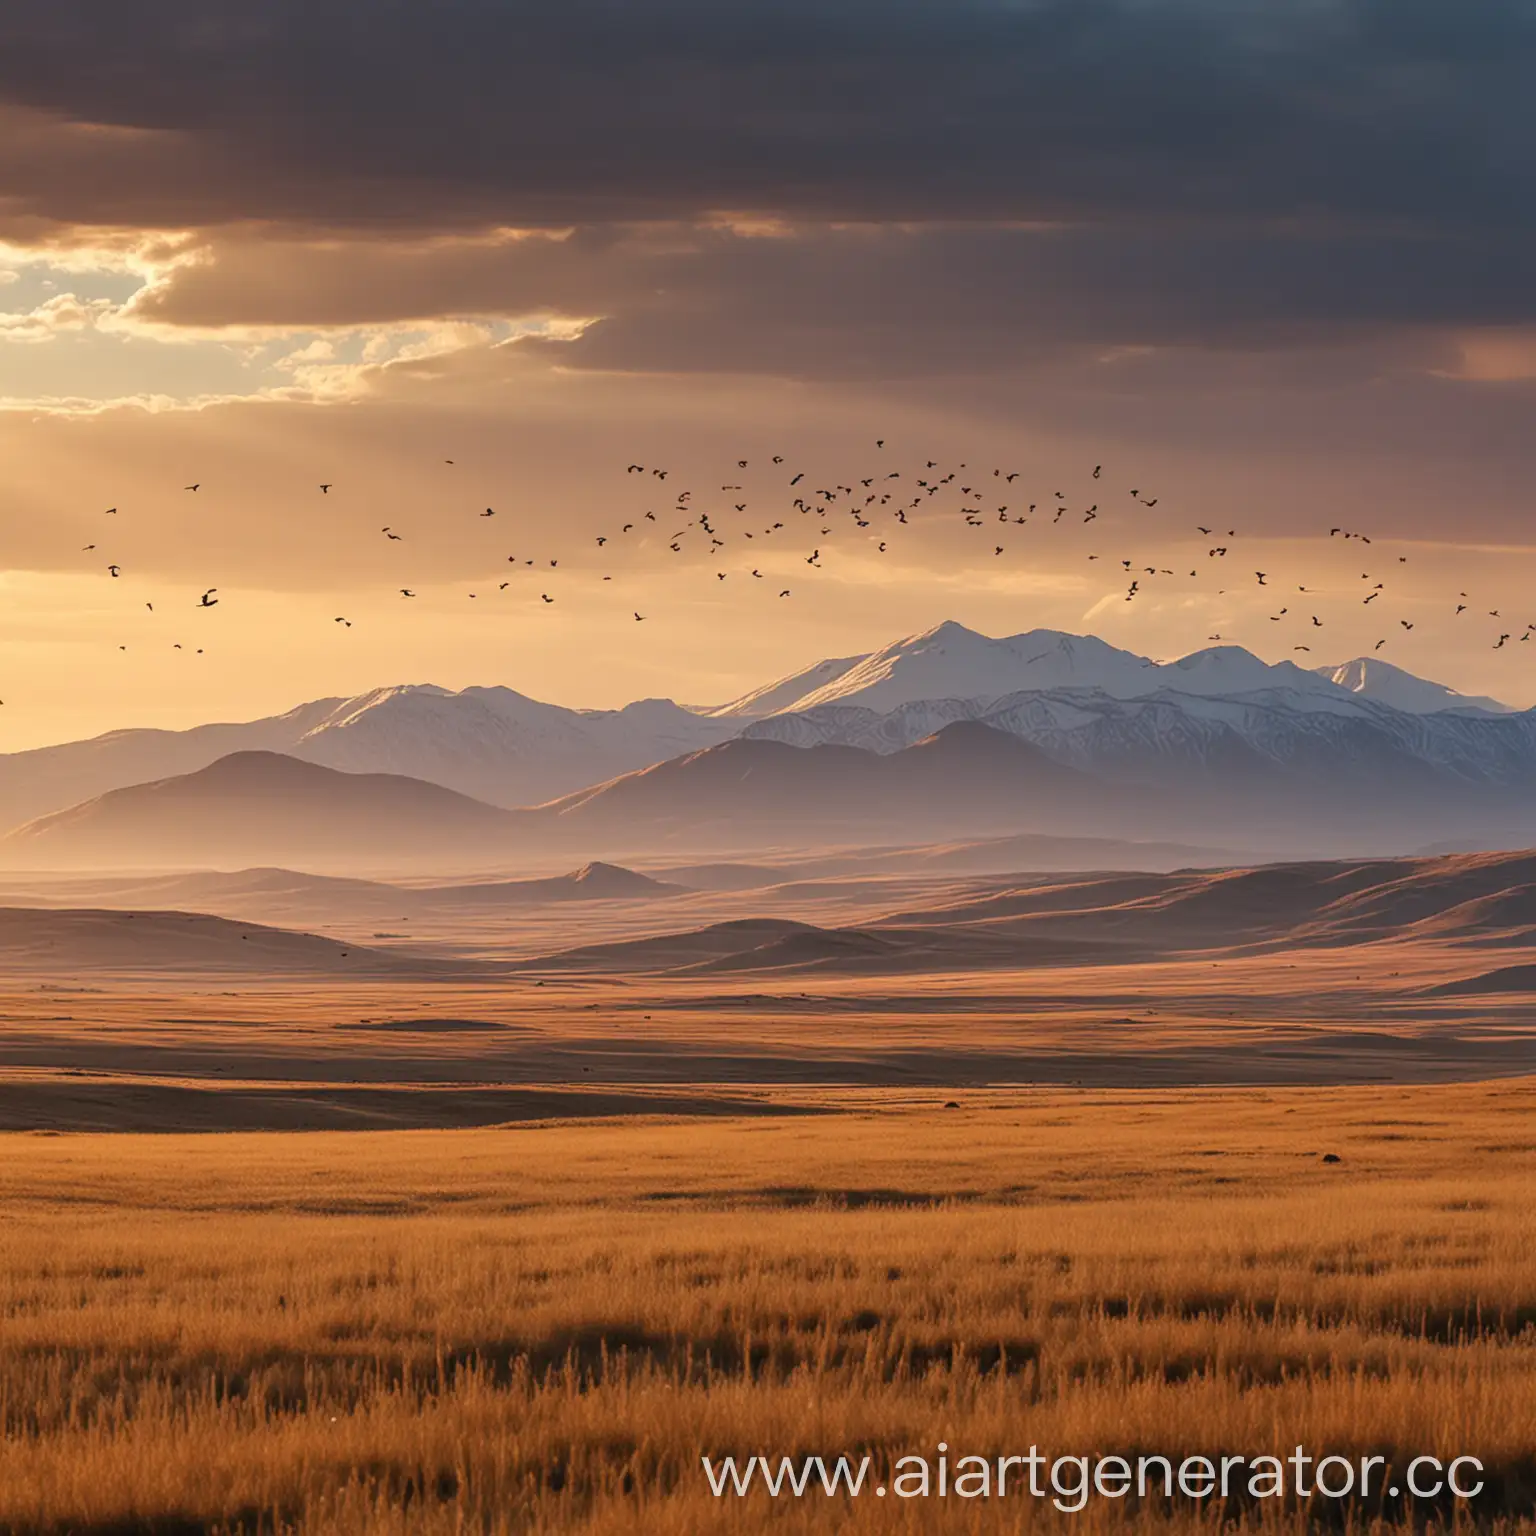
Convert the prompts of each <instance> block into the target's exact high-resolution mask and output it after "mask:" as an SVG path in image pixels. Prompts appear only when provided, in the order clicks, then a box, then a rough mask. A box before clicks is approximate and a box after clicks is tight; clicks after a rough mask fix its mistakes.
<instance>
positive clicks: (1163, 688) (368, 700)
mask: <svg viewBox="0 0 1536 1536" xmlns="http://www.w3.org/2000/svg"><path fill="white" fill-rule="evenodd" d="M1202 699H1204V700H1209V701H1212V703H1211V707H1210V708H1205V707H1204V706H1202V705H1200V704H1199V703H1198V701H1199V700H1202ZM1137 701H1148V704H1147V708H1142V707H1139V706H1138V707H1135V708H1132V707H1130V706H1132V705H1136V704H1137ZM1122 706H1125V707H1122ZM1383 709H1385V710H1387V711H1388V713H1387V714H1386V715H1382V714H1380V713H1379V711H1381V710H1383ZM1373 710H1374V711H1378V713H1372V711H1373ZM850 711H851V713H850ZM1499 712H1503V713H1504V715H1505V717H1506V718H1508V719H1510V720H1524V719H1525V718H1526V717H1525V716H1524V715H1519V714H1515V713H1514V712H1510V711H1506V710H1504V706H1502V705H1499V704H1498V703H1497V702H1496V701H1495V700H1492V699H1482V698H1466V697H1464V696H1463V695H1460V694H1457V693H1455V692H1454V691H1453V690H1451V689H1448V688H1445V687H1443V686H1442V685H1440V684H1437V683H1430V682H1426V681H1424V680H1423V679H1421V678H1416V677H1414V676H1413V675H1412V674H1411V673H1407V672H1404V671H1402V670H1401V669H1400V668H1396V667H1391V666H1388V665H1386V664H1384V663H1381V662H1376V661H1366V660H1358V661H1355V662H1350V663H1347V664H1346V665H1345V666H1343V667H1339V668H1327V667H1325V668H1320V669H1318V670H1317V671H1309V670H1305V669H1303V668H1300V667H1297V666H1295V665H1293V664H1292V663H1291V662H1289V661H1282V662H1279V663H1278V664H1275V665H1269V664H1266V663H1265V662H1264V661H1262V660H1260V658H1258V657H1257V656H1254V655H1252V654H1251V653H1250V652H1248V651H1245V650H1243V649H1241V648H1240V647H1238V646H1216V647H1212V648H1209V649H1206V650H1201V651H1196V652H1194V653H1193V654H1191V655H1189V656H1185V657H1182V658H1180V659H1179V660H1177V661H1170V662H1165V663H1158V662H1154V661H1152V660H1150V659H1148V658H1147V657H1145V656H1139V655H1136V654H1134V653H1133V652H1130V651H1125V650H1121V649H1119V648H1117V647H1115V646H1112V645H1109V644H1107V643H1106V642H1104V641H1102V640H1099V639H1096V638H1094V637H1093V636H1091V635H1069V634H1064V633H1062V632H1060V631H1056V630H1030V631H1027V632H1026V633H1024V634H1019V635H1013V636H1009V637H1006V638H1003V639H991V638H989V637H988V636H985V635H980V634H977V633H976V632H974V631H973V630H969V629H966V628H965V627H964V626H963V625H960V624H954V623H946V624H940V625H938V626H937V627H936V628H934V629H931V630H928V631H925V632H924V633H923V634H920V635H912V636H909V637H907V638H906V639H903V640H898V641H896V642H894V643H893V644H891V645H888V646H885V647H883V648H882V649H881V650H878V651H875V652H872V653H870V654H868V655H864V656H852V657H840V658H836V659H829V660H826V661H822V662H818V663H816V664H815V665H814V666H811V667H808V668H805V669H803V670H801V671H799V672H796V673H794V674H792V675H791V676H789V677H786V678H781V679H780V680H779V681H778V682H776V683H771V684H769V685H767V686H766V687H763V688H759V689H756V690H754V691H753V692H751V693H748V694H746V695H744V696H742V697H741V698H739V699H737V700H735V701H733V702H732V703H730V704H726V705H722V706H720V707H718V708H715V709H704V710H698V709H684V708H682V707H680V706H679V705H677V704H674V703H673V702H672V701H671V700H669V699H643V700H640V701H638V702H636V703H633V704H629V705H626V706H625V707H624V708H623V709H614V710H578V709H565V708H562V707H561V706H559V705H554V704H546V703H542V702H540V701H539V700H537V699H531V698H528V697H527V696H526V695H524V694H520V693H517V692H515V691H514V690H513V689H510V688H502V687H487V688H465V689H463V690H461V691H459V692H454V691H452V690H449V689H446V688H439V687H436V686H433V685H431V684H419V685H412V686H401V687H390V688H378V689H374V690H372V691H370V692H368V693H364V694H359V695H358V696H357V697H355V698H350V699H334V698H328V699H319V700H316V701H314V702H313V703H310V704H304V705H301V706H299V707H298V708H297V709H294V710H291V711H289V712H288V713H287V714H284V715H278V716H273V717H271V718H268V719H264V720H255V721H251V722H248V723H244V724H220V725H207V726H202V727H199V728H197V729H195V730H190V731H159V730H125V731H115V732H112V733H110V734H108V735H105V736H100V737H96V738H94V739H93V740H90V741H81V742H71V743H67V744H64V745H61V746H56V747H45V748H40V749H37V750H34V751H29V752H17V753H11V754H8V755H0V831H4V830H5V829H6V828H8V827H13V826H16V825H17V824H18V823H21V822H24V821H27V820H30V819H33V818H36V817H38V816H43V815H47V814H48V813H51V812H54V811H58V810H61V809H64V808H66V807H69V806H72V805H75V804H78V803H79V802H80V801H83V800H87V799H91V798H93V797H95V796H98V795H101V794H103V793H105V792H107V791H110V790H114V789H119V788H122V787H125V786H128V785H133V784H141V783H146V782H149V781H153V780H158V779H165V778H171V777H175V776H178V775H182V774H187V773H193V772H196V771H197V770H199V769H202V768H205V767H207V766H208V765H209V764H211V763H213V762H214V761H215V760H217V759H218V758H220V757H223V756H226V755H228V754H230V753H233V752H241V751H263V752H280V753H283V754H285V755H286V756H289V757H294V758H300V759H303V760H305V761H308V762H312V763H318V764H321V765H323V766H325V767H330V768H336V769H341V770H345V771H347V772H353V773H390V774H397V775H401V776H404V777H406V778H413V779H420V780H426V781H429V782H431V783H434V784H440V785H443V786H445V787H447V788H450V789H455V790H458V791H459V792H460V793H461V794H465V795H469V796H472V797H473V798H475V799H477V800H481V801H484V802H486V803H487V804H488V805H494V806H500V807H504V808H512V807H518V806H527V805H534V804H538V803H541V802H543V801H546V800H549V799H552V798H557V797H560V796H566V795H570V794H571V793H573V792H575V791H578V790H583V789H586V788H588V787H591V786H595V785H599V784H604V783H607V782H608V781H609V780H611V779H614V778H617V777H620V776H623V775H625V774H628V773H630V772H632V771H634V770H637V769H642V768H648V767H651V766H653V765H655V764H658V763H663V762H667V761H669V760H671V759H673V758H679V757H687V756H690V755H691V754H693V753H696V752H698V751H700V750H701V749H705V748H709V747H713V746H717V745H719V744H720V743H722V742H724V741H727V740H729V739H730V738H731V737H733V736H735V735H737V734H738V733H740V732H742V731H743V730H746V731H747V732H748V734H749V735H752V736H754V737H758V738H772V739H776V740H782V741H785V742H792V743H795V744H797V745H815V744H844V745H855V746H860V747H867V748H869V749H871V750H873V751H878V752H892V751H897V750H899V749H901V748H903V747H907V746H911V745H913V744H914V743H916V742H918V741H920V740H922V739H923V738H924V737H926V736H930V735H932V734H933V733H934V732H936V731H938V730H940V729H941V728H942V727H943V726H944V725H946V724H949V723H952V722H954V721H960V720H980V721H984V722H985V723H988V724H991V725H993V726H995V727H996V728H998V729H1000V730H1003V731H1005V732H1008V733H1010V734H1012V735H1016V736H1021V737H1023V738H1024V739H1026V740H1028V741H1031V742H1034V743H1035V744H1037V745H1038V746H1039V747H1041V748H1042V750H1043V751H1044V752H1045V753H1046V754H1047V755H1048V756H1049V757H1052V758H1055V759H1057V760H1058V761H1060V762H1063V763H1067V764H1071V765H1074V766H1078V767H1082V768H1086V769H1088V770H1090V771H1094V772H1097V771H1098V770H1099V767H1100V766H1101V765H1103V764H1105V763H1111V764H1113V765H1115V766H1116V767H1117V768H1120V767H1123V768H1124V769H1125V770H1126V771H1127V772H1130V771H1133V770H1134V771H1137V772H1141V771H1143V770H1145V772H1147V773H1150V774H1151V775H1152V776H1153V777H1155V776H1156V775H1157V773H1158V772H1161V771H1162V770H1163V769H1165V768H1166V767H1167V766H1168V765H1169V764H1170V763H1174V762H1187V761H1189V760H1190V758H1191V754H1193V756H1194V757H1196V758H1199V757H1202V756H1203V757H1205V758H1208V759H1209V760H1210V761H1212V762H1214V761H1216V757H1217V756H1219V752H1220V751H1221V750H1225V749H1226V748H1233V747H1235V746H1236V745H1240V744H1246V747H1251V748H1253V749H1255V750H1256V751H1257V752H1258V753H1259V756H1260V757H1261V758H1264V759H1270V760H1273V761H1275V762H1281V763H1283V762H1286V761H1289V760H1291V759H1296V760H1298V761H1299V760H1306V761H1312V760H1314V759H1315V760H1316V762H1317V763H1318V764H1320V765H1326V764H1327V763H1328V762H1329V761H1331V759H1330V758H1329V755H1328V754H1329V753H1330V752H1336V751H1340V750H1342V751H1344V752H1345V753H1346V754H1354V755H1355V756H1356V757H1358V756H1359V755H1360V754H1361V753H1364V754H1365V755H1366V756H1367V757H1370V758H1372V760H1373V761H1376V762H1378V763H1379V764H1388V763H1389V762H1395V761H1397V760H1398V757H1397V756H1395V755H1394V754H1400V752H1401V751H1402V750H1406V751H1407V753H1408V756H1409V757H1411V758H1415V759H1423V760H1424V761H1427V762H1430V763H1432V764H1437V765H1439V764H1444V765H1446V766H1449V767H1450V768H1451V769H1452V771H1453V772H1463V773H1464V774H1465V776H1466V777H1467V778H1468V779H1469V780H1470V781H1471V782H1474V783H1475V782H1483V781H1484V780H1485V779H1486V778H1487V777H1488V775H1489V774H1490V772H1492V773H1493V776H1494V777H1495V778H1500V779H1501V780H1502V779H1503V778H1507V777H1509V776H1510V775H1512V774H1513V775H1518V774H1519V773H1526V772H1529V771H1530V768H1531V765H1532V757H1531V753H1530V749H1529V747H1528V744H1522V743H1523V738H1521V728H1514V729H1511V730H1507V731H1505V732H1504V733H1503V734H1495V735H1494V736H1491V737H1487V738H1483V737H1468V736H1466V735H1465V734H1464V733H1463V734H1461V735H1458V734H1457V732H1456V730H1455V729H1452V728H1450V727H1447V728H1446V729H1441V728H1440V724H1437V722H1438V723H1444V722H1453V723H1454V722H1455V721H1457V720H1463V721H1466V720H1477V719H1485V720H1486V719H1489V718H1492V717H1493V716H1494V715H1496V714H1498V713H1499ZM1313 716H1316V717H1318V718H1316V719H1311V718H1310V717H1313ZM1302 717H1308V718H1307V719H1303V718H1302ZM1345 719H1349V720H1352V721H1354V722H1355V723H1356V727H1358V729H1359V730H1361V731H1364V732H1365V737H1363V738H1360V739H1359V740H1355V739H1351V740H1344V738H1345V737H1347V736H1349V732H1348V731H1346V729H1345V726H1344V725H1343V723H1342V722H1343V721H1344V720H1345ZM1416 721H1420V722H1429V725H1428V726H1427V727H1426V729H1425V730H1420V728H1419V726H1418V725H1416V724H1415V723H1414V722H1416ZM1224 733H1229V734H1224ZM1383 734H1384V735H1385V736H1387V737H1391V738H1393V740H1394V741H1396V742H1397V743H1398V745H1397V746H1396V747H1393V748H1392V749H1391V751H1387V746H1386V744H1384V743H1383V741H1382V739H1381V738H1382V736H1383ZM1323 738H1332V739H1333V740H1334V742H1335V745H1334V746H1333V747H1328V746H1326V744H1324V742H1323ZM1366 738H1368V740H1367V739H1366ZM1181 743H1183V744H1184V745H1180V744H1181ZM1223 743H1225V744H1226V745H1225V748H1224V747H1223V745H1222V744H1223ZM1202 744H1203V745H1202ZM1383 752H1387V755H1386V756H1385V757H1383V756H1382V755H1381V754H1382V753H1383ZM1138 754H1141V756H1142V759H1143V760H1142V762H1141V763H1140V766H1139V767H1138V765H1137V763H1136V761H1135V760H1136V758H1137V756H1138ZM1213 754H1215V755H1213ZM1319 754H1320V755H1319ZM1490 762H1493V763H1494V765H1495V766H1494V767H1493V768H1490V766H1489V765H1490ZM1458 764H1460V765H1463V766H1457V765H1458Z"/></svg>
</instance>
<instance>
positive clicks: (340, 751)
mask: <svg viewBox="0 0 1536 1536" xmlns="http://www.w3.org/2000/svg"><path fill="white" fill-rule="evenodd" d="M738 728H739V722H733V721H729V720H712V719H710V718H708V717H707V716H704V715H700V714H698V713H696V712H694V711H690V710H686V709H683V708H681V707H680V706H679V705H677V704H674V703H673V702H672V701H671V700H670V699H642V700H640V701H638V702H637V703H634V704H627V705H625V707H624V708H623V709H608V710H585V709H563V708H561V707H560V706H559V705H556V704H543V703H540V702H539V701H538V700H537V699H530V698H527V697H525V696H524V695H523V694H520V693H516V692H514V691H513V690H512V689H510V688H466V689H464V690H462V691H461V692H457V693H455V692H453V691H452V690H450V689H447V688H439V687H436V686H434V685H432V684H429V683H428V684H414V685H408V686H403V687H397V688H377V689H374V690H372V691H371V692H368V693H363V694H359V695H357V696H356V697H355V698H350V699H319V700H316V701H315V702H313V703H310V704H303V705H300V706H299V707H298V708H297V709H294V710H290V711H288V713H286V714H283V715H274V716H271V717H268V718H266V719H262V720H252V721H245V722H241V723H238V724H221V725H206V726H199V727H197V728H196V729H194V730H189V731H159V730H126V731H113V732H110V733H109V734H107V735H105V736H98V737H95V738H93V739H91V740H90V741H76V742H67V743H64V744H63V745H60V746H56V747H39V748H35V749H34V750H32V751H29V752H13V753H9V754H5V755H0V831H3V830H5V828H7V827H11V826H15V825H18V824H19V823H21V822H25V821H30V820H31V819H33V818H34V817H37V816H43V815H47V814H48V813H49V812H51V811H57V810H61V809H63V808H64V807H65V806H69V805H74V804H76V803H77V802H79V801H82V800H88V799H90V798H92V797H93V796H96V795H100V794H104V793H106V792H107V791H109V790H113V789H120V788H122V787H124V786H125V785H129V784H143V783H147V782H149V781H151V780H155V779H163V778H168V777H171V776H173V775H177V774H184V773H195V772H197V771H198V770H200V769H203V768H206V767H208V766H209V764H211V763H213V762H215V761H216V760H218V759H219V758H221V757H224V756H225V755H226V754H228V753H231V752H243V751H262V752H282V753H286V754H287V755H289V756H291V757H299V758H303V759H305V760H307V761H309V762H312V763H319V764H321V765H322V766H324V767H328V768H339V769H343V770H347V771H351V772H362V773H396V774H403V775H405V776H407V777H409V778H417V779H427V780H430V781H431V782H433V783H437V784H441V785H444V786H446V787H447V788H449V789H456V790H458V791H459V792H460V793H461V794H467V795H473V796H474V797H475V798H477V799H482V800H485V801H487V802H489V803H491V804H493V805H500V806H518V805H528V804H531V803H534V802H536V801H541V800H548V799H553V798H554V797H555V796H557V795H561V794H565V793H567V792H569V791H571V790H574V789H580V788H583V787H584V786H586V785H588V784H592V783H595V782H597V781H599V780H602V779H606V778H611V777H613V776H614V775H616V774H620V773H626V772H628V771H629V770H630V769H632V768H644V767H648V766H649V765H650V764H652V763H656V762H661V761H663V760H664V759H666V758H669V757H675V756H677V755H678V754H679V753H682V752H691V751H696V750H698V749H699V748H700V747H707V746H712V745H714V744H715V743H716V742H718V741H723V740H725V739H726V738H727V737H730V736H732V735H734V734H735V732H736V730H737V729H738Z"/></svg>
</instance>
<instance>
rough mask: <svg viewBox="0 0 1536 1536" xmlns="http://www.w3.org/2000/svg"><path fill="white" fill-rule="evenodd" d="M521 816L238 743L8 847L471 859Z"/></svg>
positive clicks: (93, 852)
mask: <svg viewBox="0 0 1536 1536" xmlns="http://www.w3.org/2000/svg"><path fill="white" fill-rule="evenodd" d="M517 821H518V818H517V814H516V813H515V812H511V811H504V810H500V809H498V808H497V807H495V806H490V805H485V804H482V803H481V802H480V801H478V800H471V799H470V798H469V797H468V796H466V795H461V794H458V793H456V792H455V791H453V790H451V789H444V788H443V787H442V786H441V785H438V784H429V783H426V782H424V781H422V780H420V779H409V778H402V777H400V776H398V775H395V774H349V773H338V772H337V771H336V770H335V769H332V768H323V767H321V766H319V765H318V764H316V763H306V762H301V761H300V760H299V759H297V758H292V757H285V756H283V755H282V754H280V753H276V752H236V753H233V754H231V755H230V756H228V757H222V758H220V759H219V760H218V761H217V762H216V763H213V764H210V765H209V766H208V767H206V768H202V769H199V770H198V771H197V772H196V773H190V774H183V775H180V776H177V777H174V778H168V779H160V780H157V781H155V782H153V783H149V784H136V785H132V786H129V787H127V788H124V789H114V790H110V791H109V792H108V793H106V794H104V795H100V796H98V797H97V798H96V799H94V800H87V801H85V802H84V803H83V804H81V805H77V806H73V807H71V808H70V809H69V810H66V811H57V812H54V813H53V814H52V815H49V816H44V817H40V818H39V819H38V820H36V821H31V822H28V823H26V824H25V825H24V826H21V827H18V828H17V829H16V830H15V831H14V832H12V833H10V834H9V835H8V836H7V837H5V838H4V839H3V840H0V857H3V859H4V861H5V862H6V863H8V864H9V865H11V866H12V867H13V868H15V867H32V868H38V869H73V868H96V869H103V868H112V867H132V868H153V867H162V868H163V867H175V866H186V865H202V866H207V865H210V864H212V865H220V864H225V865H233V866H240V865H247V864H249V863H251V862H252V859H253V857H255V856H259V857H264V858H265V859H267V860H268V861H269V862H276V861H280V862H283V863H291V864H295V865H297V866H299V867H301V868H302V867H310V868H313V867H314V866H315V865H316V863H319V862H325V863H355V864H369V863H372V864H386V863H392V862H410V861H414V860H420V859H431V860H453V859H455V858H457V859H460V860H462V859H464V858H466V857H469V856H476V857H480V856H484V855H485V854H487V853H488V852H491V851H493V850H495V849H497V848H500V849H502V850H504V851H510V850H511V849H512V847H513V846H514V843H513V837H514V832H515V828H516V826H517Z"/></svg>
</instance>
